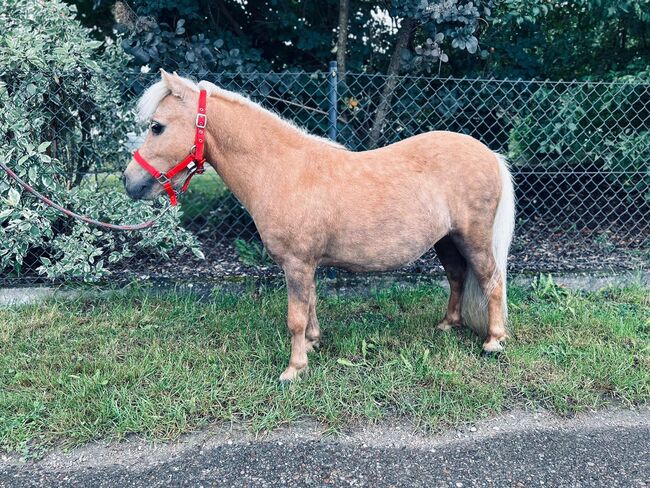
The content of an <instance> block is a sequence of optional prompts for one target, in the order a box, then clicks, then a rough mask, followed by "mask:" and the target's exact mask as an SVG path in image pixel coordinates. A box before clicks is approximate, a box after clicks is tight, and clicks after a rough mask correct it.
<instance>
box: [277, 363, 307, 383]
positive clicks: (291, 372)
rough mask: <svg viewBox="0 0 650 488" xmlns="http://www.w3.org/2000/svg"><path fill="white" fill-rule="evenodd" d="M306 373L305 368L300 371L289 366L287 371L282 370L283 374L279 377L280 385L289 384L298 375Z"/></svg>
mask: <svg viewBox="0 0 650 488" xmlns="http://www.w3.org/2000/svg"><path fill="white" fill-rule="evenodd" d="M306 371H307V366H305V367H304V368H301V369H298V368H294V367H293V366H289V367H288V368H287V369H285V370H284V373H282V374H281V375H280V383H282V384H283V385H286V384H288V383H291V382H292V381H294V380H295V379H297V378H298V376H299V375H301V374H303V373H305V372H306Z"/></svg>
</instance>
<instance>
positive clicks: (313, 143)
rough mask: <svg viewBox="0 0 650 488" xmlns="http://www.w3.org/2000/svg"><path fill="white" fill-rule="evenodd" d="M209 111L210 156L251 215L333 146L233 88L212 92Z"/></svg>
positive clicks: (208, 154)
mask: <svg viewBox="0 0 650 488" xmlns="http://www.w3.org/2000/svg"><path fill="white" fill-rule="evenodd" d="M207 112H208V126H207V137H206V157H207V159H208V161H210V162H211V163H212V165H213V166H214V168H215V169H216V171H217V173H218V174H219V176H220V177H221V179H222V180H223V181H224V183H225V184H226V186H228V188H229V189H230V190H231V191H232V192H233V193H234V194H235V195H236V196H237V198H238V199H239V200H240V201H241V202H242V204H243V205H244V206H245V207H246V209H247V210H248V211H249V212H250V213H251V214H254V212H255V211H256V210H257V207H260V206H263V205H265V203H266V198H264V196H265V195H269V193H270V192H272V190H273V189H274V187H275V189H277V187H278V186H279V183H280V180H281V179H283V178H287V177H289V176H290V175H291V174H295V173H296V172H299V171H301V170H302V169H303V168H304V165H305V164H308V163H309V161H310V160H312V159H313V155H314V154H317V152H318V151H321V152H322V151H323V150H325V151H326V150H327V149H332V147H331V146H330V147H328V142H327V141H325V140H320V139H318V138H315V137H313V136H309V135H308V134H305V133H303V132H301V131H300V130H299V129H297V128H295V127H293V126H291V125H290V124H289V123H287V122H285V121H283V120H282V119H280V118H279V117H278V116H276V115H274V114H272V113H271V112H269V111H267V110H265V109H263V108H262V107H260V106H258V105H256V104H254V103H252V102H249V101H247V100H240V99H238V97H237V96H236V95H234V94H231V93H229V92H222V91H219V92H216V93H213V94H211V96H210V98H209V101H208V104H207ZM253 216H254V215H253Z"/></svg>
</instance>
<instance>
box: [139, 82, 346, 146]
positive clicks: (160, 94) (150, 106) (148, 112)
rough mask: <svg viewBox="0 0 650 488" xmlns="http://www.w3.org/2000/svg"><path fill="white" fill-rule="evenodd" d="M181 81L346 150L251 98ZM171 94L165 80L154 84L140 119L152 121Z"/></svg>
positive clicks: (141, 102) (145, 97) (144, 98)
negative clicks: (265, 114) (269, 115)
mask: <svg viewBox="0 0 650 488" xmlns="http://www.w3.org/2000/svg"><path fill="white" fill-rule="evenodd" d="M179 78H180V79H181V81H182V82H183V83H184V84H185V85H187V88H188V89H189V90H192V91H195V92H198V91H199V90H205V91H206V92H207V94H208V96H210V95H213V94H218V95H219V96H221V97H223V98H225V99H226V100H231V101H233V102H237V103H241V104H244V105H247V106H249V107H252V108H253V109H255V110H260V111H263V112H266V113H268V114H271V115H272V116H274V117H276V118H277V119H278V121H280V122H281V123H283V124H285V125H287V126H289V127H291V128H293V129H295V130H298V131H299V132H300V133H301V134H303V135H304V136H305V137H307V138H309V139H312V140H316V141H320V142H323V143H325V144H328V145H330V146H332V147H337V148H340V149H345V146H343V145H342V144H339V143H337V142H334V141H332V140H331V139H328V138H326V137H320V136H316V135H314V134H310V133H309V132H307V131H306V130H305V129H304V128H302V127H299V126H297V125H296V124H294V123H293V122H292V121H290V120H287V119H285V118H283V117H280V116H279V115H278V114H276V113H274V112H272V111H270V110H267V109H265V108H264V107H262V106H261V105H260V104H258V103H255V102H254V101H252V100H251V99H250V98H247V97H245V96H243V95H240V94H239V93H234V92H231V91H228V90H224V89H223V88H219V87H218V86H217V85H215V84H213V83H210V82H209V81H200V82H199V83H195V82H194V81H192V80H190V79H188V78H183V77H179ZM170 94H171V90H170V89H169V88H168V87H167V85H166V84H165V82H164V81H163V80H160V81H158V82H157V83H154V84H153V85H151V86H150V87H149V88H147V90H146V91H145V92H144V93H143V94H142V97H140V100H139V101H138V118H139V119H140V120H141V121H142V122H144V121H147V120H149V119H151V118H152V117H153V115H154V113H156V109H157V108H158V105H160V102H162V101H163V99H164V98H165V97H166V96H167V95H170Z"/></svg>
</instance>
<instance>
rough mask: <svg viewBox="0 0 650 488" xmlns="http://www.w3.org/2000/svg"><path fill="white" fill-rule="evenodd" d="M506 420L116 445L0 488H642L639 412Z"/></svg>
mask: <svg viewBox="0 0 650 488" xmlns="http://www.w3.org/2000/svg"><path fill="white" fill-rule="evenodd" d="M527 415H528V414H524V417H526V416H527ZM620 415H622V419H623V420H621V421H618V420H617V416H620ZM529 417H530V416H529ZM513 418H514V417H513ZM515 420H516V421H513V422H511V423H512V424H513V425H511V423H509V421H508V419H502V420H501V421H499V420H493V421H490V422H489V423H488V422H486V423H484V424H483V425H480V426H479V428H478V429H477V428H476V427H471V428H468V429H467V430H465V431H463V432H461V431H452V432H449V433H447V434H445V435H442V436H437V437H432V438H427V437H424V436H420V435H416V434H410V433H409V431H408V430H405V429H398V430H395V429H393V428H392V427H376V428H371V430H372V432H370V433H369V432H367V431H362V432H360V433H357V434H355V435H353V436H347V437H345V436H344V437H343V438H341V437H339V438H332V437H324V438H323V437H322V436H319V435H316V434H315V433H314V432H308V433H304V432H303V433H301V434H300V435H295V433H294V432H293V431H292V430H291V429H289V430H288V431H287V432H285V433H283V434H280V435H277V436H274V438H273V439H268V440H264V441H259V440H251V439H250V438H249V439H244V438H238V436H237V435H235V436H234V437H229V440H228V441H227V442H225V441H224V439H221V440H218V441H215V442H206V438H205V437H204V438H203V439H202V440H200V441H196V442H194V441H190V442H189V443H185V444H184V445H183V446H182V447H180V448H178V449H174V450H169V449H168V448H166V447H163V448H162V450H160V449H159V450H156V451H155V453H148V452H147V448H146V447H145V448H143V447H142V445H141V444H140V445H138V447H137V449H135V451H137V453H138V455H137V456H135V457H133V456H131V457H129V456H126V458H124V459H121V456H122V454H121V452H120V449H121V448H120V444H118V445H113V446H111V447H110V448H109V449H106V448H105V447H95V448H91V449H90V450H87V451H86V452H85V453H84V454H83V455H81V456H77V457H75V456H76V454H74V453H72V454H61V455H60V456H59V457H57V456H54V458H52V459H49V460H47V459H46V460H42V461H37V462H29V463H20V462H16V460H14V459H5V461H4V462H2V463H0V486H2V487H45V486H47V487H49V486H74V487H78V486H79V487H80V486H83V487H111V488H113V487H130V486H137V487H171V486H188V487H189V486H191V487H200V486H203V487H208V486H218V487H231V486H232V487H243V486H246V487H278V486H280V487H281V486H293V487H302V486H309V487H313V486H328V487H331V486H356V487H362V486H365V487H405V486H413V487H443V486H444V487H471V486H507V487H510V486H513V487H520V486H526V487H528V486H552V487H598V486H602V487H645V486H649V487H650V414H649V413H648V411H644V412H641V413H639V412H634V413H630V412H618V413H613V414H612V417H608V414H606V413H601V414H599V415H598V417H596V418H588V417H587V418H586V419H585V418H583V419H581V420H580V421H579V422H564V421H559V420H555V419H550V420H549V418H547V417H544V418H543V419H542V420H541V421H540V420H539V419H537V421H534V420H531V419H530V418H529V419H528V420H525V419H524V421H521V419H515ZM499 425H501V427H499ZM244 437H245V436H244ZM233 439H234V441H233ZM125 449H126V448H125ZM128 449H131V448H128ZM128 449H127V450H128ZM111 453H113V454H111ZM98 456H99V457H98Z"/></svg>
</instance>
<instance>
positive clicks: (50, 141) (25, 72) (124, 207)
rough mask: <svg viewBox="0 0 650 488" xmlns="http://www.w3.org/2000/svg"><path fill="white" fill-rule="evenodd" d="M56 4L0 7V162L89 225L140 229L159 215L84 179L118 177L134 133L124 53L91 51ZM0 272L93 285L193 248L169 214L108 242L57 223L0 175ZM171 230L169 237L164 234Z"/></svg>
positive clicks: (98, 233)
mask: <svg viewBox="0 0 650 488" xmlns="http://www.w3.org/2000/svg"><path fill="white" fill-rule="evenodd" d="M75 12H76V10H75V7H74V6H69V5H67V4H65V3H63V2H60V1H57V0H54V1H40V0H0V24H1V25H3V27H4V32H3V35H2V37H0V107H2V112H0V140H1V141H2V144H0V158H2V160H3V161H6V162H7V163H8V164H9V165H10V166H11V167H13V168H14V170H15V171H16V172H17V173H18V174H19V175H20V176H21V177H22V178H23V179H25V180H26V181H27V182H28V183H29V184H31V185H32V186H34V187H35V188H37V189H38V190H40V191H41V192H42V193H45V194H47V195H48V196H51V197H52V198H53V199H54V200H55V201H57V202H58V203H61V204H62V205H64V206H67V207H70V208H73V209H75V210H76V211H78V212H80V213H83V214H87V215H90V216H91V217H95V218H101V219H108V220H110V221H114V222H137V221H142V220H144V219H149V218H151V217H152V215H154V214H155V213H156V212H155V211H154V209H153V207H152V205H151V204H150V203H145V202H132V201H130V200H129V199H128V197H127V196H126V195H125V194H124V193H123V192H117V191H115V188H114V186H113V187H111V186H103V185H102V184H101V181H100V179H99V178H97V177H94V178H92V177H90V176H89V173H91V172H95V173H96V172H97V171H98V170H99V169H102V170H103V171H106V170H117V169H119V166H120V165H121V162H122V161H124V160H125V159H126V157H127V154H128V152H127V149H126V140H125V134H126V130H127V128H131V129H132V128H133V126H134V124H135V120H134V117H133V115H132V111H131V110H130V107H129V105H128V104H125V103H124V101H123V98H122V93H121V88H120V86H119V81H120V80H121V79H122V78H123V67H124V66H125V64H126V62H127V58H126V55H125V54H124V53H123V52H122V51H121V49H120V48H119V47H118V46H117V45H115V44H114V43H111V42H110V41H107V42H106V45H105V46H102V43H101V42H99V41H95V40H93V39H92V37H91V32H90V31H89V30H88V29H85V28H83V27H81V26H80V25H79V23H78V22H77V21H76V20H74V15H75ZM0 202H2V206H1V207H0V271H2V272H3V273H4V272H14V273H16V274H20V273H21V272H22V270H23V269H24V267H25V266H24V264H25V262H26V261H27V260H29V266H30V267H37V268H38V271H39V272H40V273H42V274H45V275H47V276H48V277H49V278H66V277H76V278H82V279H84V280H94V279H98V278H100V277H102V276H105V275H106V274H108V273H109V272H110V271H109V270H108V269H107V265H108V264H115V263H117V262H119V261H123V260H124V259H125V258H128V257H131V256H133V255H134V253H136V252H137V251H142V252H146V253H148V254H152V253H157V254H162V255H165V254H166V253H168V252H169V251H171V250H172V249H180V250H181V251H184V250H188V249H191V250H192V251H194V252H195V254H197V255H200V251H199V250H198V247H197V246H198V244H197V241H196V239H195V238H194V237H193V236H192V235H191V234H189V233H188V232H186V231H184V230H182V229H179V228H177V225H178V220H179V216H180V213H179V212H178V210H176V209H174V210H173V211H170V212H167V214H165V215H164V216H163V217H162V218H161V220H160V223H159V225H157V226H154V228H153V229H148V230H146V231H144V232H141V233H133V234H131V233H129V234H126V233H112V232H105V231H104V230H101V229H98V228H94V227H89V226H88V225H86V224H84V223H82V222H79V221H71V220H69V219H67V218H63V217H62V216H61V215H60V214H59V213H58V212H57V211H55V210H54V209H51V208H49V207H47V206H45V205H44V204H42V203H40V202H39V201H37V200H35V199H34V198H32V197H31V196H29V195H27V194H21V191H20V190H19V188H18V187H17V186H16V185H15V184H14V183H13V182H11V181H9V179H8V177H7V175H5V174H4V173H3V174H1V175H0ZM170 229H175V230H174V231H170Z"/></svg>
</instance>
